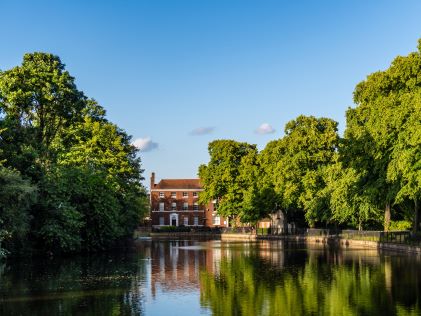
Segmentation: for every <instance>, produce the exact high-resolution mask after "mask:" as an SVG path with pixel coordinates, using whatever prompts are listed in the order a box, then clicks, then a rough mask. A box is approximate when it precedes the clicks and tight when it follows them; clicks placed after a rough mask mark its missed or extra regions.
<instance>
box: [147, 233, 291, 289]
mask: <svg viewBox="0 0 421 316" xmlns="http://www.w3.org/2000/svg"><path fill="white" fill-rule="evenodd" d="M146 247H147V248H145V252H146V253H149V254H150V258H151V291H152V295H153V296H154V297H155V295H156V293H157V291H158V290H160V291H164V292H166V291H177V292H178V291H180V290H181V291H186V292H189V291H196V290H197V288H198V287H199V284H200V282H199V274H200V271H201V270H206V271H207V272H208V273H210V274H213V275H218V274H219V273H220V267H221V262H222V261H223V260H230V259H232V258H233V257H236V256H244V255H245V256H250V255H252V253H254V254H255V255H257V256H258V257H259V258H261V259H263V260H264V261H267V262H268V263H270V264H271V265H273V266H274V267H277V268H281V267H283V265H284V260H285V259H284V249H283V248H284V246H283V242H282V241H261V242H258V243H230V242H221V241H211V242H209V243H206V242H201V243H196V242H194V241H188V240H186V241H182V240H181V241H168V242H150V243H148V246H146Z"/></svg>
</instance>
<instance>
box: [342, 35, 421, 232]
mask: <svg viewBox="0 0 421 316" xmlns="http://www.w3.org/2000/svg"><path fill="white" fill-rule="evenodd" d="M418 48H419V51H418V52H415V53H411V54H409V55H408V56H406V57H397V58H395V60H394V61H393V62H392V64H391V66H390V67H389V68H388V69H386V70H385V71H378V72H375V73H373V74H371V75H369V76H368V77H367V79H366V80H364V81H362V82H360V83H359V84H358V85H357V86H356V88H355V91H354V102H355V103H356V105H357V107H356V108H353V109H348V111H347V126H346V130H345V140H346V144H347V146H346V150H345V155H344V157H345V159H344V162H345V164H346V166H351V167H352V168H354V169H355V170H356V171H357V173H358V174H359V176H360V179H361V181H360V187H361V188H362V191H363V192H364V195H366V196H367V197H368V199H369V200H370V201H371V203H373V204H374V205H377V206H378V207H381V208H383V209H384V228H385V230H388V229H389V226H390V221H391V216H392V214H391V209H392V206H393V204H394V203H396V196H397V194H398V192H399V191H400V183H399V181H396V180H394V179H397V178H396V177H394V176H392V177H391V176H388V169H389V166H390V164H391V162H392V159H393V152H394V151H395V150H394V148H395V146H396V145H397V144H398V143H399V142H398V139H399V138H400V133H401V132H402V130H404V129H405V128H404V127H405V126H406V125H407V124H408V123H407V122H408V120H409V119H410V117H411V115H412V114H411V113H413V106H412V105H410V106H408V105H409V104H411V102H409V103H408V102H406V100H408V98H409V99H412V96H413V94H414V93H418V91H419V89H420V87H421V81H420V80H419V77H420V74H421V55H420V52H421V42H420V45H419V47H418ZM414 127H415V126H414ZM395 152H396V151H395Z"/></svg>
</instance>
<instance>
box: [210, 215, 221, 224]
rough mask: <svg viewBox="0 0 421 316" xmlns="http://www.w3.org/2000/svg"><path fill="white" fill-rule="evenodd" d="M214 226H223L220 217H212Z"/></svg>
mask: <svg viewBox="0 0 421 316" xmlns="http://www.w3.org/2000/svg"><path fill="white" fill-rule="evenodd" d="M212 224H213V225H221V218H220V217H219V216H213V217H212Z"/></svg>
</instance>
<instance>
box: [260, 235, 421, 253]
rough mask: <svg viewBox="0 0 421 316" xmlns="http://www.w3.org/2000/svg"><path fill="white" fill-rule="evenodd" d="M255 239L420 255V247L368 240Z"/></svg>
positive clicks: (302, 237) (288, 237) (261, 237)
mask: <svg viewBox="0 0 421 316" xmlns="http://www.w3.org/2000/svg"><path fill="white" fill-rule="evenodd" d="M256 239H260V240H274V239H279V240H290V241H300V242H305V243H308V244H314V243H316V244H329V245H335V246H339V247H341V248H351V249H352V248H370V249H382V250H391V251H399V252H406V253H414V254H421V247H420V246H414V245H406V244H399V243H387V242H379V241H369V240H356V239H350V238H341V237H338V236H276V235H266V236H257V238H256Z"/></svg>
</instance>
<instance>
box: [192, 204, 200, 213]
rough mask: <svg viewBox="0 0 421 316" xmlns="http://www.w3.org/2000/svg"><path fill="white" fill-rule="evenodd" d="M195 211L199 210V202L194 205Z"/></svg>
mask: <svg viewBox="0 0 421 316" xmlns="http://www.w3.org/2000/svg"><path fill="white" fill-rule="evenodd" d="M193 210H195V211H198V210H199V204H197V202H195V203H194V205H193Z"/></svg>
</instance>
